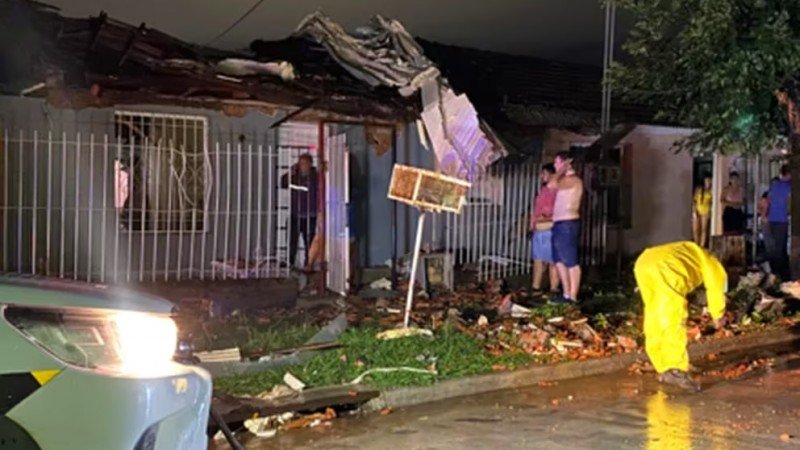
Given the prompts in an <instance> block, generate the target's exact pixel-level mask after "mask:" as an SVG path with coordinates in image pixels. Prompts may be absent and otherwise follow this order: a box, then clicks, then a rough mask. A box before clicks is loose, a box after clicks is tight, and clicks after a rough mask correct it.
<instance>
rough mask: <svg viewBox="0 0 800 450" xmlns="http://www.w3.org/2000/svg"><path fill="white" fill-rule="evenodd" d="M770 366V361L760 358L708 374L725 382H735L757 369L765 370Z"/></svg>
mask: <svg viewBox="0 0 800 450" xmlns="http://www.w3.org/2000/svg"><path fill="white" fill-rule="evenodd" d="M769 365H771V361H770V360H768V359H766V358H760V359H757V360H755V361H751V362H743V363H739V364H734V365H732V366H728V367H726V368H724V369H722V370H712V371H711V372H708V375H711V376H715V377H722V378H723V379H725V380H734V379H737V378H741V377H742V376H744V375H745V374H747V373H750V372H752V371H754V370H756V369H763V368H765V367H768V366H769Z"/></svg>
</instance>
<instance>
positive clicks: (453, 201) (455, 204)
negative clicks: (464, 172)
mask: <svg viewBox="0 0 800 450" xmlns="http://www.w3.org/2000/svg"><path fill="white" fill-rule="evenodd" d="M470 186H471V184H470V183H469V182H467V181H464V180H461V179H458V178H455V177H450V176H447V175H442V174H439V173H436V172H433V171H430V170H425V169H419V168H417V167H410V166H404V165H402V164H395V166H394V170H392V181H391V183H390V184H389V194H388V195H387V197H388V198H390V199H392V200H395V201H398V202H401V203H405V204H408V205H411V206H415V207H417V208H420V209H425V210H428V211H434V212H442V211H446V212H452V213H455V214H460V213H461V208H462V207H463V206H464V204H465V203H466V195H467V191H469V188H470Z"/></svg>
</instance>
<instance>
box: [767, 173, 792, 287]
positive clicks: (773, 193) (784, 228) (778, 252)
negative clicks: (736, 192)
mask: <svg viewBox="0 0 800 450" xmlns="http://www.w3.org/2000/svg"><path fill="white" fill-rule="evenodd" d="M791 179H792V176H791V172H790V171H789V166H788V165H784V166H782V167H781V173H780V178H778V179H777V180H775V181H773V182H772V183H771V184H770V186H769V192H768V193H767V225H766V228H765V230H764V231H765V236H764V244H765V247H766V252H767V260H768V261H769V266H770V270H771V271H772V273H773V274H775V275H776V276H778V277H779V278H780V279H782V280H784V281H788V280H789V279H790V278H791V275H790V273H789V255H788V252H787V245H788V240H789V201H790V199H791V193H792V182H791Z"/></svg>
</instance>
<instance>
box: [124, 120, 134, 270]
mask: <svg viewBox="0 0 800 450" xmlns="http://www.w3.org/2000/svg"><path fill="white" fill-rule="evenodd" d="M128 140H129V142H130V145H129V146H128V147H129V148H128V152H129V153H130V155H129V157H130V159H129V160H128V191H127V193H128V195H126V196H125V199H126V200H125V201H126V202H128V229H127V230H126V231H127V233H125V237H126V238H127V241H128V254H127V255H126V258H127V260H128V264H127V268H126V273H125V279H126V281H127V282H128V283H130V282H131V269H132V266H133V195H134V191H133V186H134V185H135V184H136V164H135V161H136V160H135V159H134V150H135V149H134V139H133V136H132V134H131V133H128Z"/></svg>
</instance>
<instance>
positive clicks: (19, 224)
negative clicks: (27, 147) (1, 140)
mask: <svg viewBox="0 0 800 450" xmlns="http://www.w3.org/2000/svg"><path fill="white" fill-rule="evenodd" d="M23 136H24V132H23V131H22V130H19V161H17V167H18V169H17V170H18V172H17V189H19V192H17V272H22V186H23V176H22V174H24V173H25V172H24V171H23V169H22V159H23V157H24V155H25V153H24V149H23V144H22V138H23Z"/></svg>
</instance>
